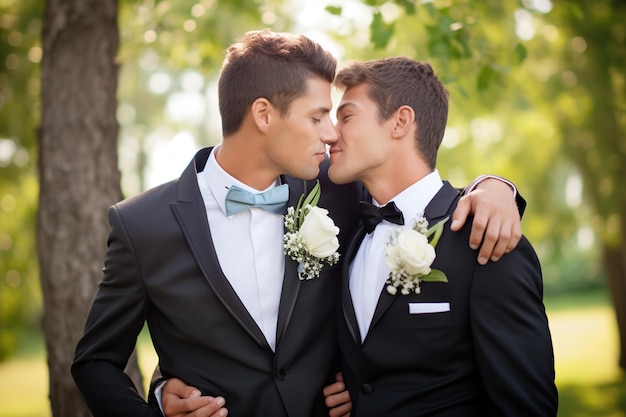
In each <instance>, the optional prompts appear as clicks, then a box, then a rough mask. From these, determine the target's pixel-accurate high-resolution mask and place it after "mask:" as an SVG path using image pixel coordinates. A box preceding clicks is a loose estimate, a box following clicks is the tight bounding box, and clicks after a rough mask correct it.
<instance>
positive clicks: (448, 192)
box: [424, 181, 459, 225]
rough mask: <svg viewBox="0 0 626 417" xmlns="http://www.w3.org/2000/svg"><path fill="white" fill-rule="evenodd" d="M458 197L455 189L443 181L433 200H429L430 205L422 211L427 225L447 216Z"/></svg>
mask: <svg viewBox="0 0 626 417" xmlns="http://www.w3.org/2000/svg"><path fill="white" fill-rule="evenodd" d="M458 197H459V192H458V191H457V189H456V188H454V187H452V185H450V183H449V182H448V181H444V182H443V187H441V189H440V190H439V191H438V192H437V194H435V196H434V197H433V199H432V200H430V203H428V206H426V209H425V210H424V216H425V217H426V219H427V220H428V223H429V224H430V225H432V224H433V223H436V222H437V221H439V220H441V219H443V218H444V217H445V216H447V215H448V212H449V211H450V205H451V204H452V203H453V202H454V200H455V199H457V198H458Z"/></svg>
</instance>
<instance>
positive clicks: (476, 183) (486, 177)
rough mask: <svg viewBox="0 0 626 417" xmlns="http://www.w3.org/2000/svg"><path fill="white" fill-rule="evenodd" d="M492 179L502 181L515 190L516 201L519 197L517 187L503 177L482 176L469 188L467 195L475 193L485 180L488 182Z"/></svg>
mask: <svg viewBox="0 0 626 417" xmlns="http://www.w3.org/2000/svg"><path fill="white" fill-rule="evenodd" d="M490 178H493V179H495V180H500V181H502V182H503V183H505V184H506V185H508V186H509V187H511V190H513V198H514V199H515V198H516V197H517V187H515V185H514V184H513V183H512V182H511V181H508V180H506V179H504V178H502V177H498V176H497V175H481V176H480V177H478V178H476V179H475V180H474V181H473V182H472V183H471V184H470V185H469V187H467V192H466V193H465V194H469V193H471V192H472V191H474V190H475V189H476V187H478V184H480V183H481V182H483V181H484V180H488V179H490Z"/></svg>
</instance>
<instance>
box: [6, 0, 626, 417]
mask: <svg viewBox="0 0 626 417" xmlns="http://www.w3.org/2000/svg"><path fill="white" fill-rule="evenodd" d="M48 3H51V2H48ZM118 6H119V17H118V24H119V30H120V38H121V44H120V50H119V56H118V60H119V62H120V74H119V87H118V106H117V120H118V122H119V125H120V133H119V140H118V152H119V169H120V171H121V174H122V180H121V187H122V192H123V194H124V196H131V195H134V194H137V193H138V192H140V191H141V190H144V189H146V188H148V187H151V186H154V185H157V184H159V183H161V182H164V181H166V180H169V179H172V178H175V177H177V176H178V174H179V173H180V172H181V171H182V169H183V167H184V166H185V165H186V164H187V162H188V161H189V159H190V158H191V157H192V156H193V154H194V153H195V151H196V150H197V149H198V148H200V147H203V146H206V145H210V144H215V143H219V141H220V121H219V114H218V110H217V90H216V85H215V81H216V78H217V73H218V71H219V67H220V65H221V60H222V58H223V51H224V49H225V48H226V47H227V46H228V45H229V44H230V43H232V42H233V41H235V40H236V39H237V38H238V37H239V36H240V35H241V34H243V33H244V32H245V31H247V30H252V29H259V28H262V27H271V28H273V29H275V30H279V31H290V32H296V33H304V34H306V35H307V36H309V37H311V38H313V39H314V40H316V41H318V42H320V43H321V44H322V45H324V46H325V47H326V48H328V49H329V50H330V51H331V52H333V53H334V54H335V56H337V58H338V60H339V66H340V67H341V66H342V65H343V64H345V63H347V62H349V61H350V60H353V59H370V58H378V57H383V56H389V55H407V56H410V57H413V58H415V59H418V60H425V61H429V62H430V63H431V64H432V65H433V67H434V68H435V71H436V72H437V73H438V74H439V76H440V77H441V79H442V80H443V81H444V83H445V84H446V85H447V87H448V89H449V91H450V93H451V109H450V118H449V123H448V128H447V131H446V136H445V139H444V142H443V145H442V148H441V151H440V156H439V160H438V168H439V170H440V172H441V173H442V176H443V177H444V178H447V179H449V180H451V182H452V183H453V184H455V185H458V186H460V185H464V184H467V183H469V181H471V179H472V178H474V177H475V176H477V175H479V174H483V173H495V174H498V175H502V176H504V177H506V178H509V179H510V180H512V181H513V182H514V183H515V184H516V185H517V186H518V188H519V190H520V191H521V192H522V194H523V195H524V196H525V198H526V199H527V201H528V203H529V204H528V208H527V210H526V213H525V215H524V219H523V222H522V228H523V231H524V233H525V234H526V236H527V237H528V238H529V239H530V241H531V242H532V243H533V244H534V246H535V248H536V250H537V252H538V254H539V257H540V259H541V262H542V267H543V271H544V286H545V300H546V306H547V308H548V314H549V318H550V326H551V329H552V334H553V340H554V345H555V356H556V362H557V383H558V386H559V391H560V412H559V415H560V416H580V417H583V416H607V417H608V416H611V417H617V416H626V381H625V377H624V369H623V366H624V362H623V360H624V356H623V353H621V355H620V352H621V349H620V338H621V340H624V339H623V338H624V336H623V334H624V330H622V331H621V332H620V330H619V326H618V324H619V323H621V324H622V328H623V327H624V326H626V323H624V320H625V318H624V315H625V314H626V312H624V300H625V299H626V249H625V248H624V246H625V245H624V243H625V242H624V240H625V236H626V230H625V227H626V186H624V184H623V182H624V180H625V179H626V3H625V2H623V1H617V0H615V1H582V0H578V1H568V2H556V1H554V2H552V1H550V0H524V1H516V0H482V1H456V0H448V1H412V0H393V1H391V0H390V1H383V0H344V1H339V0H335V1H332V0H325V1H298V0H284V1H282V0H275V1H264V2H260V1H252V0H230V1H227V0H221V1H219V2H218V1H217V0H176V1H173V0H171V1H167V0H161V1H158V0H136V1H130V0H119V2H118ZM45 7H46V2H42V1H40V0H0V39H1V40H2V41H1V42H0V404H2V405H1V406H0V417H11V416H15V417H17V416H48V415H50V411H49V404H48V400H47V392H48V391H47V390H48V388H47V379H48V375H47V365H46V352H45V348H44V346H45V344H44V340H43V336H42V333H41V321H42V317H43V302H42V298H43V297H42V290H41V285H40V282H39V269H38V262H37V255H36V253H37V252H36V233H35V228H36V213H37V210H38V193H39V188H38V143H37V129H38V128H39V126H40V115H41V108H40V101H41V98H40V94H41V79H40V71H41V60H42V41H41V34H42V21H43V15H44V10H45ZM277 76H279V75H277ZM337 97H338V95H337ZM68 157H69V156H68ZM110 203H113V201H111V202H110ZM103 245H104V242H103ZM616 307H617V310H616ZM617 318H619V320H621V321H619V320H618V319H617ZM139 358H140V362H141V364H142V368H143V369H144V370H147V371H146V372H148V377H149V375H150V373H151V368H152V366H153V364H154V361H155V358H154V353H153V351H152V350H151V347H150V345H149V341H148V339H147V337H146V336H145V335H144V336H143V337H142V339H141V340H140V349H139ZM620 358H621V360H622V368H620V366H619V363H620V362H619V361H620Z"/></svg>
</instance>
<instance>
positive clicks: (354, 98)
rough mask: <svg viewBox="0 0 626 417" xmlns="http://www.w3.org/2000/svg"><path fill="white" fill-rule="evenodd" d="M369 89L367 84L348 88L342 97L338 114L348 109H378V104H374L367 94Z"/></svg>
mask: <svg viewBox="0 0 626 417" xmlns="http://www.w3.org/2000/svg"><path fill="white" fill-rule="evenodd" d="M367 87H368V86H367V84H359V85H357V86H354V87H349V88H347V89H346V90H345V91H344V93H343V96H342V97H341V102H340V103H339V107H338V108H337V113H339V112H341V111H343V110H346V109H367V108H368V107H376V103H374V101H373V100H372V99H371V98H370V97H369V96H368V94H367V92H368V88H367Z"/></svg>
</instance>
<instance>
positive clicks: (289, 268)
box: [276, 175, 315, 346]
mask: <svg viewBox="0 0 626 417" xmlns="http://www.w3.org/2000/svg"><path fill="white" fill-rule="evenodd" d="M281 181H282V183H283V184H288V185H289V201H288V202H287V207H296V206H297V205H298V200H299V199H300V196H301V195H302V194H303V193H307V192H309V191H310V190H311V188H312V187H313V185H315V184H314V183H311V182H308V183H307V182H306V181H304V180H298V179H295V178H291V177H288V176H286V175H283V176H282V177H281ZM311 184H313V185H311ZM305 188H306V189H305ZM286 232H287V230H286V229H285V233H286ZM299 291H300V279H299V278H298V263H297V262H296V261H294V260H293V259H291V258H290V257H289V256H287V255H285V273H284V276H283V288H282V291H281V294H280V305H279V306H278V323H277V324H276V345H277V346H278V344H279V343H280V340H281V337H282V336H283V334H284V333H285V330H286V329H287V325H288V324H289V320H290V319H291V314H292V313H293V309H294V307H295V305H296V300H297V299H298V292H299Z"/></svg>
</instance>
